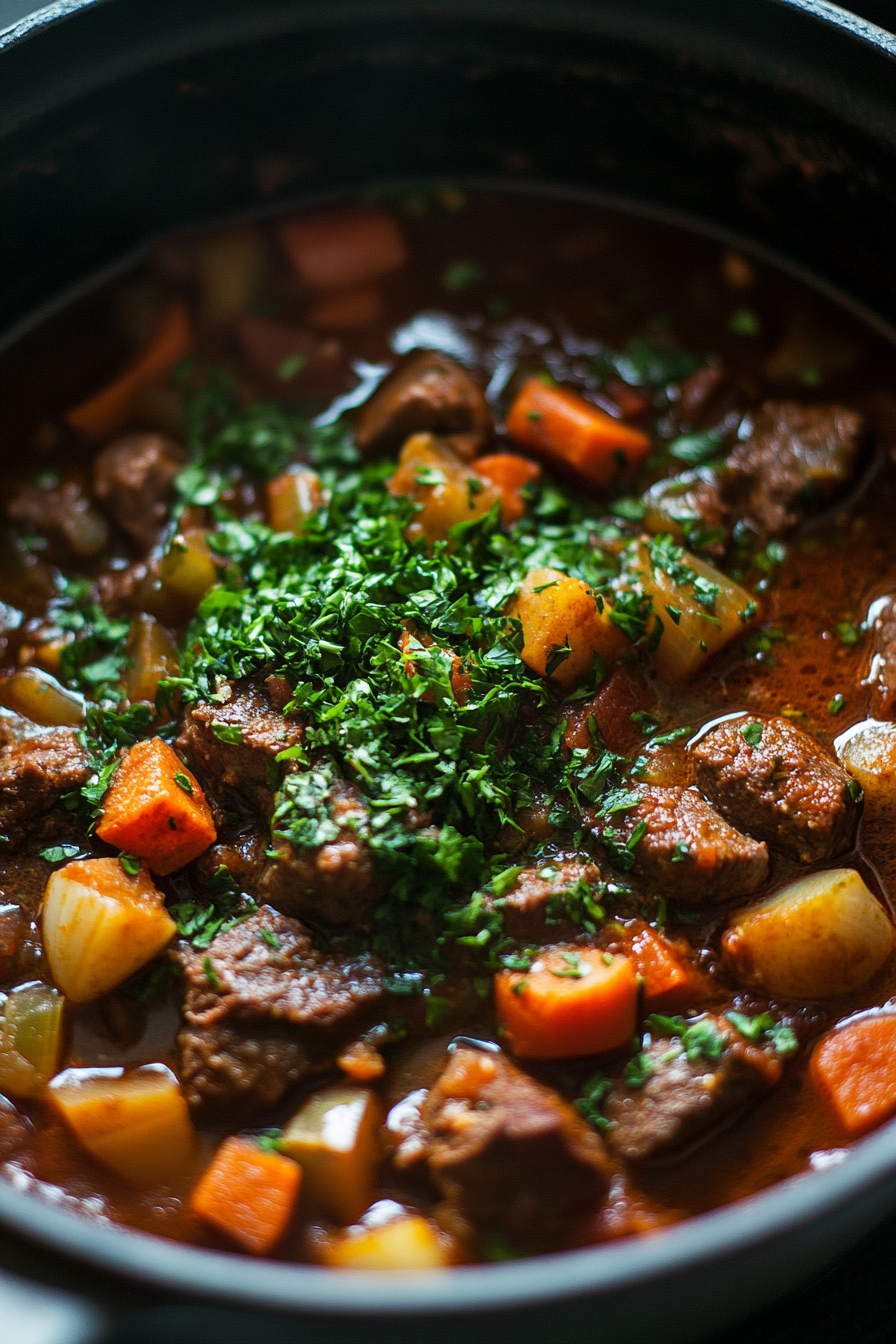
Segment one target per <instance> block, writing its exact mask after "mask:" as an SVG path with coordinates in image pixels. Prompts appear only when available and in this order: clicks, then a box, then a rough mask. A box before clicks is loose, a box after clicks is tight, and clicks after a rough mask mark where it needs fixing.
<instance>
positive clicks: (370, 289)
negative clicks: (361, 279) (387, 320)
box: [308, 285, 383, 331]
mask: <svg viewBox="0 0 896 1344" xmlns="http://www.w3.org/2000/svg"><path fill="white" fill-rule="evenodd" d="M382 311H383V291H382V289H381V288H380V286H379V285H356V286H355V288H354V289H341V290H338V291H337V293H335V294H328V295H326V297H325V298H322V299H321V300H320V301H319V302H318V303H316V304H315V305H314V307H313V308H312V309H311V310H310V311H309V313H308V324H309V326H312V327H314V328H315V330H317V331H363V330H364V329H365V328H366V327H372V326H373V324H374V322H378V321H379V319H380V317H381V315H382Z"/></svg>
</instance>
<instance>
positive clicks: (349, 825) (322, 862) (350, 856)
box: [258, 780, 381, 928]
mask: <svg viewBox="0 0 896 1344" xmlns="http://www.w3.org/2000/svg"><path fill="white" fill-rule="evenodd" d="M328 797H329V824H330V826H331V827H332V828H333V830H334V831H335V834H334V835H333V836H332V838H328V839H327V840H326V841H325V842H324V843H323V844H322V845H318V846H317V847H316V848H313V849H312V848H306V847H301V846H298V845H292V844H291V843H290V842H289V840H287V839H285V838H283V837H278V836H276V835H275V850H276V855H277V857H276V858H273V859H270V860H269V862H268V863H266V865H265V867H264V869H263V871H262V873H261V876H260V879H259V882H258V895H259V898H260V899H261V900H264V901H267V902H269V904H271V905H273V906H274V907H275V908H276V909H278V910H282V911H284V912H285V913H286V914H290V915H299V916H300V917H302V918H304V919H309V920H311V921H312V922H313V923H324V924H331V925H334V926H335V927H337V928H340V927H342V928H344V927H346V926H352V927H354V928H361V927H363V926H364V925H365V924H366V922H367V920H368V917H369V915H370V913H371V910H372V907H373V905H374V904H375V902H376V901H377V899H378V898H379V896H380V894H381V892H380V888H379V886H378V884H377V881H376V872H375V869H374V862H373V855H372V853H371V851H370V847H369V845H368V844H367V842H366V840H364V839H363V837H362V836H361V835H360V834H359V833H358V832H359V830H360V829H361V828H363V826H364V824H365V822H366V820H367V810H366V808H365V807H364V804H363V802H362V800H361V795H360V794H359V793H358V790H357V789H356V788H355V786H354V785H353V784H349V783H347V782H346V781H345V780H336V781H335V782H334V783H333V784H332V785H331V787H330V790H329V795H328Z"/></svg>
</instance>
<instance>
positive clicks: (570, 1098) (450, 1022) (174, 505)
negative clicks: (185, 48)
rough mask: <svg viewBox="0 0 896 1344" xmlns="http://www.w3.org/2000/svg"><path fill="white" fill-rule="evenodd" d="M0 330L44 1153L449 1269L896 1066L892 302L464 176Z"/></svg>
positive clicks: (865, 1124) (814, 1144)
mask: <svg viewBox="0 0 896 1344" xmlns="http://www.w3.org/2000/svg"><path fill="white" fill-rule="evenodd" d="M3 364H4V372H3V384H4V388H5V393H4V407H3V410H4V415H3V428H2V435H3V439H2V441H3V463H4V473H5V477H4V487H3V500H4V522H3V537H2V548H3V549H2V567H0V601H2V604H3V605H2V606H0V632H2V633H0V639H2V645H0V647H2V669H3V680H2V681H0V705H2V706H3V708H2V710H0V713H2V722H0V734H2V749H0V821H2V824H0V831H3V832H4V839H3V846H2V850H0V987H2V989H3V991H4V994H5V999H4V1000H3V1002H2V1018H0V1094H3V1099H2V1100H0V1162H2V1164H3V1174H4V1176H5V1178H6V1179H8V1180H9V1181H11V1182H12V1183H13V1184H14V1185H16V1186H17V1187H19V1188H23V1189H27V1190H29V1191H31V1192H33V1193H34V1195H35V1197H36V1198H45V1197H50V1198H52V1199H53V1200H54V1202H56V1203H61V1204H62V1206H63V1207H68V1208H71V1209H72V1210H74V1211H77V1212H78V1213H80V1214H82V1215H83V1216H85V1217H90V1218H100V1219H105V1220H111V1221H113V1222H121V1223H123V1224H126V1225H128V1226H131V1227H137V1228H140V1229H143V1230H145V1231H150V1232H155V1233H158V1234H160V1235H163V1236H167V1237H172V1238H176V1239H180V1240H183V1241H186V1242H190V1243H198V1244H203V1245H212V1246H218V1247H222V1248H227V1249H238V1250H243V1251H246V1252H249V1253H255V1254H269V1255H272V1256H275V1257H277V1258H280V1259H285V1260H311V1261H315V1262H319V1263H325V1264H330V1265H334V1266H345V1267H353V1266H355V1267H362V1268H363V1267H368V1266H369V1267H395V1268H401V1267H420V1268H425V1267H432V1266H438V1265H445V1264H457V1263H469V1262H473V1261H477V1260H487V1259H497V1258H507V1257H512V1256H520V1255H526V1254H535V1253H540V1252H544V1251H550V1250H557V1249H563V1248H565V1247H570V1246H578V1245H583V1244H588V1243H593V1242H600V1241H605V1240H610V1239H614V1238H617V1237H621V1236H629V1235H637V1234H643V1233H649V1232H651V1231H654V1230H656V1229H660V1228H662V1227H663V1226H664V1225H666V1224H668V1223H670V1222H674V1221H676V1220H678V1219H681V1218H684V1217H688V1216H690V1215H691V1214H695V1213H698V1212H701V1211H703V1210H706V1209H710V1208H714V1207H717V1206H719V1205H723V1204H725V1203H728V1202H730V1201H732V1200H736V1199H740V1198H742V1197H744V1196H746V1195H749V1194H751V1193H753V1192H755V1191H758V1190H761V1189H763V1188H765V1187H767V1186H769V1185H771V1184H773V1183H774V1182H776V1181H778V1180H781V1179H783V1178H785V1177H787V1176H790V1175H793V1174H795V1173H798V1172H803V1171H806V1170H808V1169H809V1168H811V1167H818V1168H821V1167H824V1166H825V1165H830V1164H832V1163H836V1162H838V1161H840V1160H843V1159H844V1156H845V1149H846V1146H847V1145H848V1144H849V1142H851V1141H852V1140H853V1139H855V1138H857V1137H860V1136H861V1135H862V1134H863V1133H865V1132H867V1131H868V1130H869V1129H871V1128H873V1127H874V1126H876V1125H877V1124H880V1123H883V1122H884V1121H885V1120H886V1119H887V1118H888V1117H889V1116H890V1115H892V1114H893V1113H894V1112H896V1064H894V1063H893V1062H892V1061H893V1060H896V1054H893V1053H892V1052H891V1050H890V1046H891V1045H892V1043H893V1041H894V1039H896V1027H894V1023H896V1016H894V1017H891V1016H890V1013H891V1007H890V1004H891V998H892V996H893V995H894V993H896V983H894V981H896V960H894V952H893V943H894V938H893V928H892V923H891V918H892V907H891V903H890V897H889V894H888V893H889V890H890V889H891V887H892V883H893V881H894V878H896V868H894V864H896V853H894V850H893V841H892V834H893V819H894V816H896V782H894V781H896V740H894V739H896V728H894V727H893V726H892V724H891V721H892V718H893V714H892V706H893V702H894V699H896V605H894V606H892V607H891V598H890V594H896V561H894V558H893V554H892V545H891V535H892V516H893V510H894V507H896V489H894V486H896V474H894V467H893V462H892V459H893V457H894V455H896V400H894V398H893V395H892V391H891V389H892V386H893V351H892V347H891V346H890V345H889V344H887V342H886V341H885V340H884V339H883V338H882V337H880V336H878V335H876V334H875V333H874V332H872V331H871V330H869V329H868V328H867V327H865V326H863V325H862V324H860V323H859V322H858V321H857V320H856V319H855V318H853V317H852V316H851V315H850V314H848V313H847V312H845V311H843V310H842V309H841V308H839V307H837V306H836V305H834V304H833V303H832V302H830V301H828V300H827V299H824V298H822V297H821V296H820V295H818V294H817V293H815V292H813V291H811V290H810V289H808V288H807V287H805V286H804V285H801V284H799V283H797V282H796V281H794V280H792V279H790V278H789V277H788V276H786V275H783V274H781V273H779V272H778V271H776V270H773V269H772V268H770V267H768V266H765V265H764V264H760V263H758V262H756V261H754V260H752V259H750V258H748V257H747V256H744V255H741V254H739V253H736V252H733V251H731V250H729V249H726V248H725V247H723V246H721V245H719V244H717V243H715V242H710V241H706V240H704V239H702V238H699V237H696V236H691V235H688V234H686V233H683V232H680V231H678V230H675V229H672V228H670V227H667V226H665V225H660V224H656V223H650V222H646V221H644V220H641V219H637V218H630V217H627V216H623V215H621V214H617V213H614V212H611V211H607V210H602V209H598V208H595V207H592V206H587V205H583V204H573V203H570V202H560V201H554V200H550V199H542V198H536V197H525V196H516V197H515V196H510V195H487V194H477V195H473V196H469V197H468V196H467V195H465V194H464V193H462V192H460V191H458V190H456V189H454V188H451V189H444V190H439V191H430V190H425V191H423V190H421V191H420V192H418V193H412V194H410V195H408V196H406V197H401V198H397V197H396V198H393V197H389V198H388V199H385V198H384V199H383V200H378V201H377V202H375V203H374V204H372V205H371V204H369V203H368V204H364V205H363V206H358V205H354V204H349V205H346V206H341V207H339V208H338V209H335V210H334V211H332V212H324V213H323V214H321V215H314V216H307V217H296V218H291V219H289V220H287V221H282V220H281V221H278V220H275V221H273V222H271V223H267V224H260V225H251V226H249V225H247V226H239V227H236V228H228V229H225V230H222V231H221V232H219V233H216V234H212V235H208V236H206V237H200V238H190V239H183V240H181V239H175V240H172V241H170V242H168V243H164V244H162V245H160V246H159V247H157V248H156V249H155V250H154V251H153V252H152V254H151V255H150V256H149V257H148V258H147V260H146V262H145V263H144V264H143V265H142V266H141V267H140V268H138V269H137V270H136V271H134V272H133V273H130V274H128V275H126V276H124V277H122V278H121V279H120V280H118V281H116V282H114V283H113V284H111V285H110V286H108V287H107V288H105V289H103V290H101V291H98V292H97V293H95V294H93V295H92V296H90V297H89V298H88V299H86V300H84V301H82V302H80V303H79V304H77V305H75V306H72V307H71V308H69V309H67V310H66V311H64V312H63V313H61V314H60V315H59V316H58V317H56V318H54V319H52V320H51V321H49V322H48V323H46V324H45V325H44V326H43V327H42V328H41V329H40V330H38V331H37V332H35V333H34V334H33V335H31V336H29V337H27V338H26V339H25V340H23V341H22V342H21V343H20V345H19V346H17V347H16V348H14V349H13V350H11V351H10V352H9V353H7V354H6V355H5V356H4V359H3ZM695 566H696V567H695ZM892 601H893V603H894V604H896V597H894V598H893V599H892ZM866 721H871V722H870V723H869V722H866ZM855 725H864V727H862V728H859V729H858V731H857V732H856V733H854V734H853V736H852V737H850V735H849V733H848V732H847V730H849V729H851V728H853V727H854V726H855ZM835 739H837V747H836V749H835V745H834V744H835ZM863 790H864V796H863ZM800 884H802V885H800ZM129 921H131V922H129ZM866 1010H867V1011H866ZM856 1014H859V1016H858V1017H856ZM862 1014H864V1015H862ZM844 1023H845V1025H844ZM147 1066H156V1068H155V1069H153V1068H147ZM102 1070H106V1072H105V1073H103V1072H102Z"/></svg>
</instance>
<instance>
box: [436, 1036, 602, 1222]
mask: <svg viewBox="0 0 896 1344" xmlns="http://www.w3.org/2000/svg"><path fill="white" fill-rule="evenodd" d="M421 1119H422V1122H423V1124H424V1125H425V1127H426V1129H427V1131H428V1134H429V1140H428V1145H427V1162H428V1166H429V1171H430V1174H431V1175H432V1177H433V1179H434V1181H435V1182H436V1184H437V1185H438V1186H439V1188H440V1189H441V1191H442V1192H443V1194H444V1195H445V1196H446V1198H447V1199H449V1200H450V1201H451V1203H452V1204H454V1205H455V1206H456V1207H457V1208H458V1209H459V1210H460V1212H461V1213H462V1214H463V1215H464V1216H465V1217H466V1218H468V1219H469V1220H470V1222H472V1223H474V1224H478V1225H479V1226H483V1227H489V1228H501V1229H503V1230H505V1231H506V1232H507V1233H509V1234H510V1235H512V1236H513V1237H514V1239H515V1240H517V1239H522V1240H526V1239H527V1238H530V1237H534V1238H536V1239H538V1238H540V1237H542V1236H543V1235H544V1233H545V1231H546V1230H547V1229H549V1228H551V1227H555V1226H556V1225H557V1224H558V1223H559V1224H562V1223H563V1222H564V1221H565V1220H567V1219H569V1218H571V1217H574V1216H575V1215H576V1214H579V1213H582V1212H584V1211H585V1210H586V1209H589V1208H593V1206H594V1204H595V1203H596V1202H597V1200H598V1199H600V1197H601V1196H602V1195H603V1193H604V1191H605V1190H606V1186H607V1178H608V1173H607V1165H606V1155H605V1152H604V1147H603V1144H602V1143H601V1140H600V1139H599V1138H598V1137H597V1135H596V1134H595V1133H594V1131H593V1130H591V1129H589V1127H588V1126H587V1125H586V1124H585V1122H584V1121H583V1120H582V1119H581V1117H580V1116H579V1115H578V1114H577V1112H576V1111H575V1110H573V1108H572V1107H571V1106H570V1105H568V1103H567V1102H565V1101H564V1100H563V1099H562V1098H561V1097H560V1096H558V1094H557V1093H556V1092H554V1091H552V1089H551V1088H549V1087H544V1086H543V1085H542V1084H541V1083H537V1082H535V1080H534V1079H532V1078H530V1077H529V1076H528V1075H527V1074H525V1073H523V1072H522V1071H521V1070H520V1069H517V1068H516V1067H515V1066H514V1065H513V1064H511V1063H510V1062H509V1061H508V1060H507V1059H506V1058H505V1057H504V1056H503V1055H501V1054H497V1053H496V1054H488V1053H485V1052H483V1051H480V1050H476V1049H473V1048H471V1047H468V1046H462V1047H461V1048H459V1049H457V1050H456V1051H455V1052H454V1054H453V1055H452V1056H451V1058H450V1060H449V1062H448V1066H447V1068H446V1069H445V1071H444V1073H442V1075H441V1077H440V1078H439V1079H438V1081H437V1082H436V1084H435V1086H434V1087H432V1088H431V1089H430V1092H429V1095H428V1097H427V1098H426V1101H425V1102H424V1103H423V1106H422V1108H421Z"/></svg>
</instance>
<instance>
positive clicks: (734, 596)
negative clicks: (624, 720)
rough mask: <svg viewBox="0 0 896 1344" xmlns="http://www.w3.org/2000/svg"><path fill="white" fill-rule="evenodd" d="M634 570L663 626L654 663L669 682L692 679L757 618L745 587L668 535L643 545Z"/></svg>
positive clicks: (636, 558)
mask: <svg viewBox="0 0 896 1344" xmlns="http://www.w3.org/2000/svg"><path fill="white" fill-rule="evenodd" d="M634 570H635V572H636V574H637V577H638V578H639V580H640V582H641V586H642V588H643V589H644V592H645V593H647V594H648V595H649V596H650V597H651V598H652V599H653V610H654V612H655V613H656V615H657V616H658V617H659V619H660V620H661V621H662V623H663V633H662V636H661V637H660V641H659V644H658V645H657V648H656V650H655V652H654V655H653V659H654V664H655V666H656V670H657V672H658V673H659V675H660V676H661V677H662V678H663V680H664V681H670V682H684V681H691V680H692V679H693V678H694V677H695V676H696V675H697V673H698V672H699V671H700V669H701V668H702V667H703V665H704V663H705V662H706V661H707V659H709V658H711V657H712V656H713V654H715V653H718V652H719V650H720V649H723V648H724V647H725V645H726V644H729V643H730V642H731V640H732V639H735V638H736V637H737V636H738V635H741V634H743V632H744V629H745V627H746V626H747V625H748V624H749V623H750V622H751V621H752V620H753V618H754V616H755V615H756V610H757V608H756V603H755V601H754V600H753V599H752V598H751V597H750V594H749V593H748V592H747V591H746V589H744V588H741V587H740V585H739V584H737V583H734V582H733V580H731V579H729V578H727V577H726V575H724V574H723V573H722V572H721V571H720V570H718V569H716V568H715V567H714V566H713V565H708V564H707V563H706V561H705V560H700V559H698V557H697V556H695V555H691V554H690V553H689V552H688V551H683V550H682V549H681V547H679V546H675V545H673V544H672V539H671V538H670V537H668V536H666V537H657V538H656V539H655V540H654V541H652V542H650V544H649V545H645V544H644V543H639V544H638V546H637V548H636V552H635V556H634Z"/></svg>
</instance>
